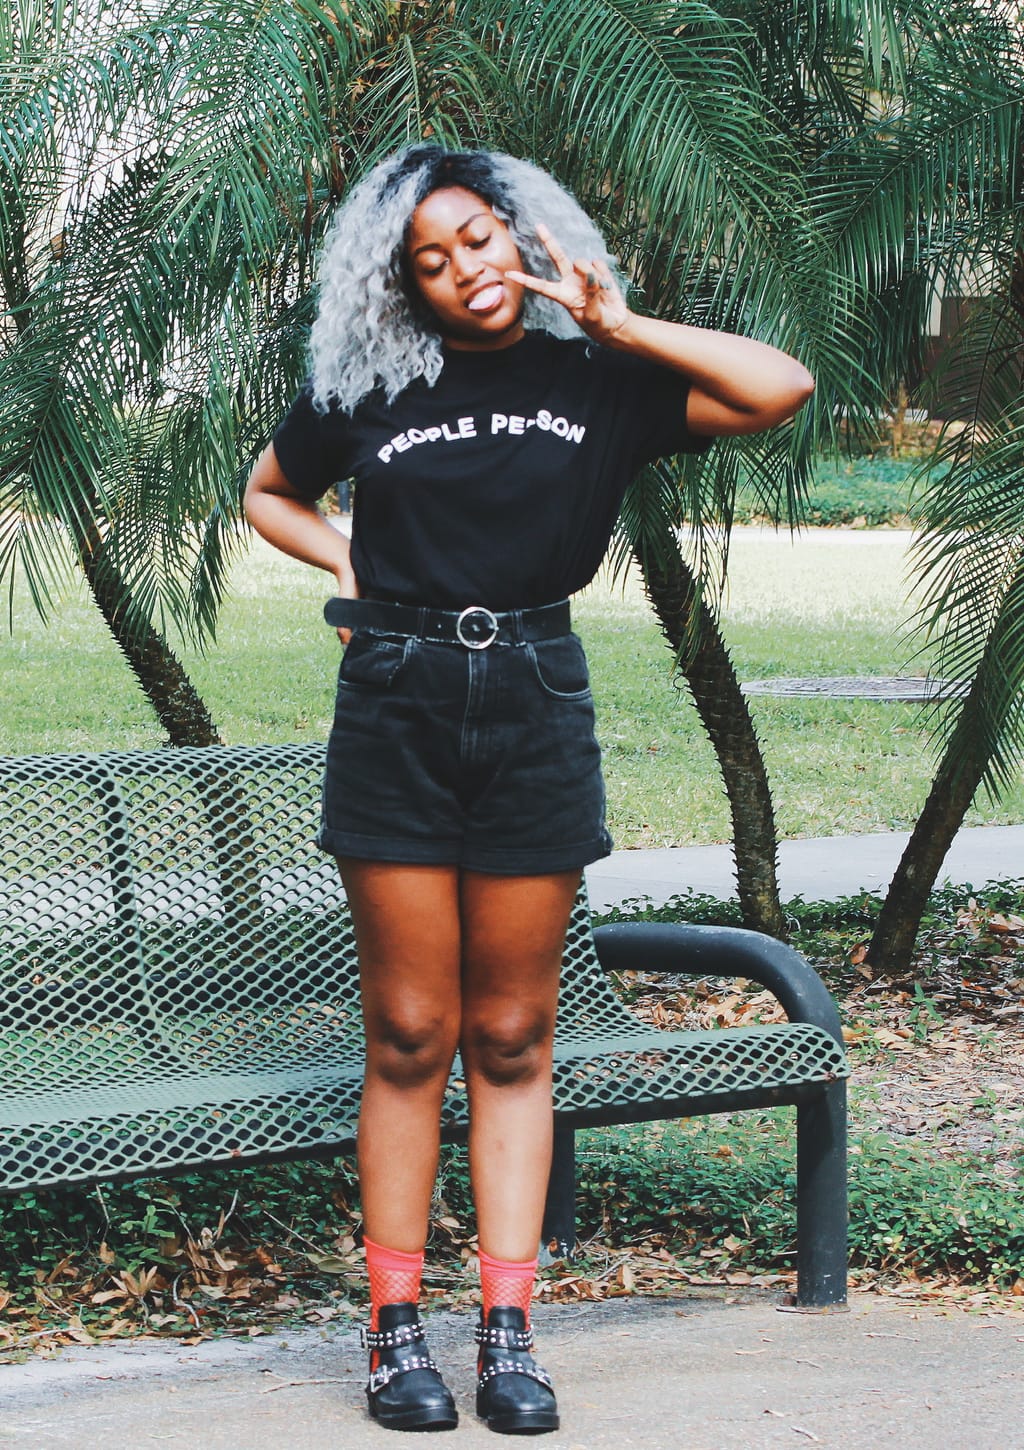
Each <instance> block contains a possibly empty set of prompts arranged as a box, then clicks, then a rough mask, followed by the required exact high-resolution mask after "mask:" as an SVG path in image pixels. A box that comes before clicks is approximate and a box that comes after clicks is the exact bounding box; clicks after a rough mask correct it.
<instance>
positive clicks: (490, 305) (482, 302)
mask: <svg viewBox="0 0 1024 1450" xmlns="http://www.w3.org/2000/svg"><path fill="white" fill-rule="evenodd" d="M504 296H505V288H504V287H503V286H502V284H501V283H500V282H492V283H490V285H489V286H487V287H481V289H480V291H479V292H477V293H475V294H474V295H473V296H472V297H471V298H470V299H469V301H468V302H467V303H466V306H467V307H468V308H469V310H470V312H493V311H494V309H495V308H496V307H499V306H500V305H501V302H502V300H503V298H504Z"/></svg>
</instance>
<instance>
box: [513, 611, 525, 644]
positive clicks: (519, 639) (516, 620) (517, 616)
mask: <svg viewBox="0 0 1024 1450" xmlns="http://www.w3.org/2000/svg"><path fill="white" fill-rule="evenodd" d="M525 640H526V636H525V634H524V633H523V611H522V610H521V609H513V610H512V643H513V644H524V643H525Z"/></svg>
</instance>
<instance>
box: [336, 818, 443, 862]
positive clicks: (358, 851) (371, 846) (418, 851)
mask: <svg viewBox="0 0 1024 1450" xmlns="http://www.w3.org/2000/svg"><path fill="white" fill-rule="evenodd" d="M316 844H317V845H318V846H319V847H320V849H321V851H327V852H328V853H329V854H330V855H331V856H354V857H356V858H357V859H359V860H363V861H394V862H395V863H396V864H398V863H404V864H405V865H409V866H458V865H459V858H460V856H461V854H462V842H461V841H460V840H450V841H445V840H439V839H431V840H426V841H410V840H403V839H401V838H400V837H392V836H364V835H359V834H357V833H356V832H354V831H335V830H332V829H331V827H330V826H321V827H320V829H319V831H317V834H316Z"/></svg>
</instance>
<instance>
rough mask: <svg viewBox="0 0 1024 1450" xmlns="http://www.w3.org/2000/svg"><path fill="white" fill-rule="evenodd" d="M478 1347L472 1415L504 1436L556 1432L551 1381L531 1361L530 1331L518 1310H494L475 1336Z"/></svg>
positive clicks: (483, 1321)
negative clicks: (474, 1410)
mask: <svg viewBox="0 0 1024 1450" xmlns="http://www.w3.org/2000/svg"><path fill="white" fill-rule="evenodd" d="M476 1340H477V1343H478V1344H479V1345H480V1359H479V1362H478V1365H477V1376H478V1377H477V1383H476V1412H477V1414H478V1415H479V1416H480V1418H481V1419H482V1420H486V1421H487V1425H488V1428H489V1429H491V1430H497V1431H498V1433H499V1434H502V1435H542V1434H544V1432H545V1431H547V1430H557V1429H558V1406H557V1405H556V1404H555V1392H554V1390H553V1389H552V1387H551V1378H550V1376H549V1375H548V1374H547V1372H546V1371H545V1370H543V1369H541V1367H540V1365H539V1364H537V1362H536V1361H535V1360H534V1358H533V1355H532V1354H531V1353H530V1350H531V1349H532V1348H533V1331H532V1329H527V1328H526V1315H525V1314H524V1313H523V1311H522V1310H521V1309H512V1308H505V1307H499V1306H498V1305H495V1306H494V1308H493V1309H492V1310H491V1312H490V1314H488V1316H487V1319H486V1321H485V1320H484V1317H483V1314H481V1316H480V1324H479V1325H478V1327H477V1331H476Z"/></svg>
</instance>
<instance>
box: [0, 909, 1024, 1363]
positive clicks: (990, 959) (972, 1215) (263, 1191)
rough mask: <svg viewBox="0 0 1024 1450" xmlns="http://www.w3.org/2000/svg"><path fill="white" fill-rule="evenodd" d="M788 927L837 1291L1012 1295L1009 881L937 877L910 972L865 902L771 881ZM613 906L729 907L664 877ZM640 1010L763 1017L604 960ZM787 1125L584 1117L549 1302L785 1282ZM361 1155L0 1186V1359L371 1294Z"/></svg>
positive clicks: (456, 1245)
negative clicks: (826, 1057)
mask: <svg viewBox="0 0 1024 1450" xmlns="http://www.w3.org/2000/svg"><path fill="white" fill-rule="evenodd" d="M788 909H789V911H790V912H791V915H792V919H793V928H794V935H795V938H796V940H797V941H798V942H799V945H800V947H801V949H802V950H803V951H804V953H805V954H806V955H807V956H808V958H809V959H810V960H812V961H813V962H814V963H815V965H816V966H817V968H818V970H819V971H820V972H821V973H822V975H823V976H824V977H825V979H826V981H827V982H828V983H829V985H830V986H831V988H832V990H833V992H834V993H835V994H836V997H837V1000H838V1002H839V1005H840V1010H841V1015H842V1018H843V1022H844V1032H845V1035H846V1038H847V1042H848V1050H849V1052H850V1055H851V1065H852V1069H853V1079H852V1087H851V1156H850V1191H851V1260H852V1266H853V1273H852V1282H853V1285H854V1288H855V1289H856V1288H858V1287H871V1288H876V1289H877V1288H881V1289H884V1290H885V1291H887V1292H894V1293H911V1294H915V1295H919V1296H923V1297H932V1298H942V1299H945V1300H953V1301H955V1302H961V1303H964V1304H966V1305H968V1306H969V1305H971V1304H977V1303H984V1304H985V1305H987V1306H989V1307H991V1306H992V1305H993V1304H997V1305H998V1306H999V1307H1001V1308H1003V1309H1010V1308H1012V1306H1013V1305H1014V1304H1018V1305H1021V1304H1024V1207H1022V1203H1024V1200H1022V1196H1021V1193H1020V1188H1021V1176H1022V1170H1024V1153H1022V1146H1024V1144H1022V1138H1021V1127H1022V1123H1024V1052H1022V1049H1021V1045H1020V1041H1019V1014H1020V1007H1019V1003H1020V998H1021V991H1022V988H1024V881H1020V882H1009V883H1002V884H999V885H994V886H991V887H987V888H984V889H979V890H978V891H973V890H972V889H971V888H953V887H950V888H945V889H944V890H943V891H942V892H939V893H936V894H935V895H934V896H933V897H932V899H931V903H930V908H929V913H928V917H927V919H926V922H925V928H924V931H923V933H922V938H921V943H920V949H919V952H918V956H917V958H916V961H915V967H914V971H913V973H912V975H911V976H909V977H908V978H907V979H906V981H904V982H900V983H897V984H895V986H890V987H887V988H886V990H885V991H884V992H882V991H878V990H876V984H874V982H873V980H872V978H871V974H870V972H869V971H866V969H865V968H864V964H863V958H862V947H863V943H864V941H865V940H866V938H867V936H868V935H869V934H870V929H871V923H872V918H873V914H874V913H875V912H876V911H877V909H878V902H877V901H876V900H873V899H872V898H850V899H848V900H844V901H838V902H829V903H810V904H807V903H803V902H800V901H796V902H791V903H789V908H788ZM611 915H612V916H613V917H619V918H623V917H637V916H639V917H646V918H654V917H657V918H658V919H668V920H673V919H684V920H690V921H706V922H724V923H726V924H729V923H730V922H731V921H733V920H734V919H735V907H734V905H730V904H729V903H722V902H718V901H715V900H714V899H712V898H708V897H693V896H688V897H682V898H678V899H676V900H675V901H674V902H669V903H667V904H666V905H665V906H660V907H657V908H652V907H648V906H646V905H645V904H644V903H642V902H638V903H626V904H625V905H624V906H623V907H621V908H619V909H618V911H617V912H615V913H612V914H611ZM619 986H620V989H621V990H622V991H623V993H624V994H625V996H626V997H627V998H628V999H629V1000H630V1001H631V1002H632V1004H633V1006H634V1008H635V1009H636V1010H638V1011H639V1012H641V1013H642V1015H644V1016H645V1017H646V1018H647V1019H648V1020H649V1021H651V1022H652V1023H655V1024H660V1025H668V1026H673V1027H675V1026H698V1025H699V1026H702V1027H706V1026H709V1025H716V1024H717V1025H729V1024H730V1023H734V1022H745V1021H752V1020H771V1018H772V1016H773V1015H774V1013H775V1011H776V1010H777V1008H776V1004H774V1001H773V999H771V998H770V995H769V994H768V993H765V992H762V991H760V990H758V989H756V988H751V989H750V990H749V991H744V990H742V988H740V989H737V987H736V984H734V983H729V984H728V986H726V984H724V983H720V982H716V981H715V980H713V979H708V980H704V981H699V982H696V983H693V982H689V983H687V984H685V990H684V985H683V984H681V983H680V982H679V981H675V980H673V979H671V978H661V977H658V978H650V979H645V978H644V976H643V975H642V974H629V976H628V978H626V979H623V980H622V981H621V982H620V983H619ZM793 1151H794V1143H793V1131H792V1125H791V1122H790V1121H789V1114H788V1112H787V1111H786V1110H779V1111H777V1112H762V1113H745V1114H738V1115H736V1116H734V1117H731V1118H725V1119H721V1118H719V1119H694V1120H690V1121H684V1122H681V1123H667V1124H650V1125H642V1126H637V1127H633V1128H616V1129H601V1130H592V1131H590V1132H587V1133H584V1134H581V1135H580V1140H579V1153H578V1156H579V1170H578V1171H579V1192H578V1219H579V1227H580V1235H581V1242H580V1246H579V1253H578V1256H577V1258H576V1259H575V1260H574V1261H572V1262H571V1263H555V1264H553V1265H551V1266H550V1267H549V1268H547V1269H546V1270H545V1271H544V1274H543V1275H542V1277H541V1280H540V1282H539V1287H538V1294H539V1295H540V1296H542V1297H546V1298H549V1299H553V1300H562V1301H564V1300H573V1299H580V1298H588V1299H595V1298H604V1297H610V1296H615V1295H619V1294H625V1293H678V1292H679V1291H680V1289H681V1288H683V1287H686V1288H687V1290H688V1291H689V1290H692V1289H698V1290H699V1289H707V1290H714V1291H717V1292H723V1291H724V1292H727V1293H740V1292H746V1291H751V1292H755V1291H759V1290H761V1291H770V1292H772V1293H774V1294H780V1293H782V1294H784V1293H785V1292H787V1290H788V1289H789V1288H790V1287H791V1286H792V1284H793V1282H794V1273H793V1262H794V1259H793V1256H794V1252H795V1243H794V1236H793V1188H794V1175H793V1161H792V1159H793ZM359 1228H360V1219H359V1206H358V1197H357V1190H356V1183H355V1171H354V1163H353V1161H352V1160H351V1158H342V1159H340V1160H337V1161H335V1162H333V1163H331V1162H327V1163H320V1162H315V1161H309V1162H296V1163H282V1164H276V1165H269V1166H264V1167H255V1168H254V1167H245V1168H219V1169H210V1170H208V1171H206V1172H203V1173H195V1174H190V1175H186V1176H183V1177H181V1178H176V1179H168V1180H159V1179H149V1180H139V1181H135V1182H130V1183H126V1184H104V1185H101V1186H100V1187H98V1188H90V1189H69V1190H62V1191H47V1192H43V1191H39V1192H32V1193H23V1194H20V1195H18V1196H17V1197H15V1198H12V1199H9V1200H6V1201H4V1202H3V1203H2V1204H0V1357H6V1358H11V1357H20V1356H24V1355H26V1354H30V1353H49V1352H51V1351H52V1350H53V1349H54V1348H55V1347H56V1346H59V1345H60V1344H64V1343H69V1342H73V1343H93V1342H97V1341H100V1340H103V1339H105V1338H113V1337H122V1336H131V1335H137V1334H157V1335H169V1336H173V1337H178V1338H185V1339H187V1340H188V1339H195V1338H196V1337H205V1336H209V1335H213V1334H225V1333H228V1334H230V1333H235V1334H242V1335H252V1334H259V1333H263V1332H265V1331H266V1330H267V1329H268V1328H271V1327H274V1326H282V1325H286V1324H290V1323H294V1322H307V1323H312V1324H323V1323H326V1322H329V1321H330V1320H332V1319H337V1318H348V1317H350V1316H361V1315H362V1314H363V1312H364V1299H365V1282H364V1281H365V1275H364V1271H363V1267H362V1262H361V1260H362V1251H361V1249H360V1247H359ZM432 1235H433V1237H432V1244H431V1250H430V1255H429V1258H428V1272H427V1279H426V1292H427V1298H428V1301H433V1302H434V1303H435V1304H439V1305H442V1304H443V1305H448V1306H460V1305H462V1306H467V1305H469V1304H470V1303H472V1302H474V1300H475V1297H476V1294H477V1275H476V1270H475V1254H476V1242H475V1238H474V1235H473V1228H472V1212H471V1204H470V1199H469V1191H468V1181H467V1176H466V1169H465V1156H464V1152H463V1151H462V1150H459V1149H451V1150H447V1151H446V1153H445V1156H444V1161H443V1164H442V1170H441V1174H440V1176H439V1181H438V1191H437V1195H436V1198H435V1203H434V1210H433V1216H432Z"/></svg>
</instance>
